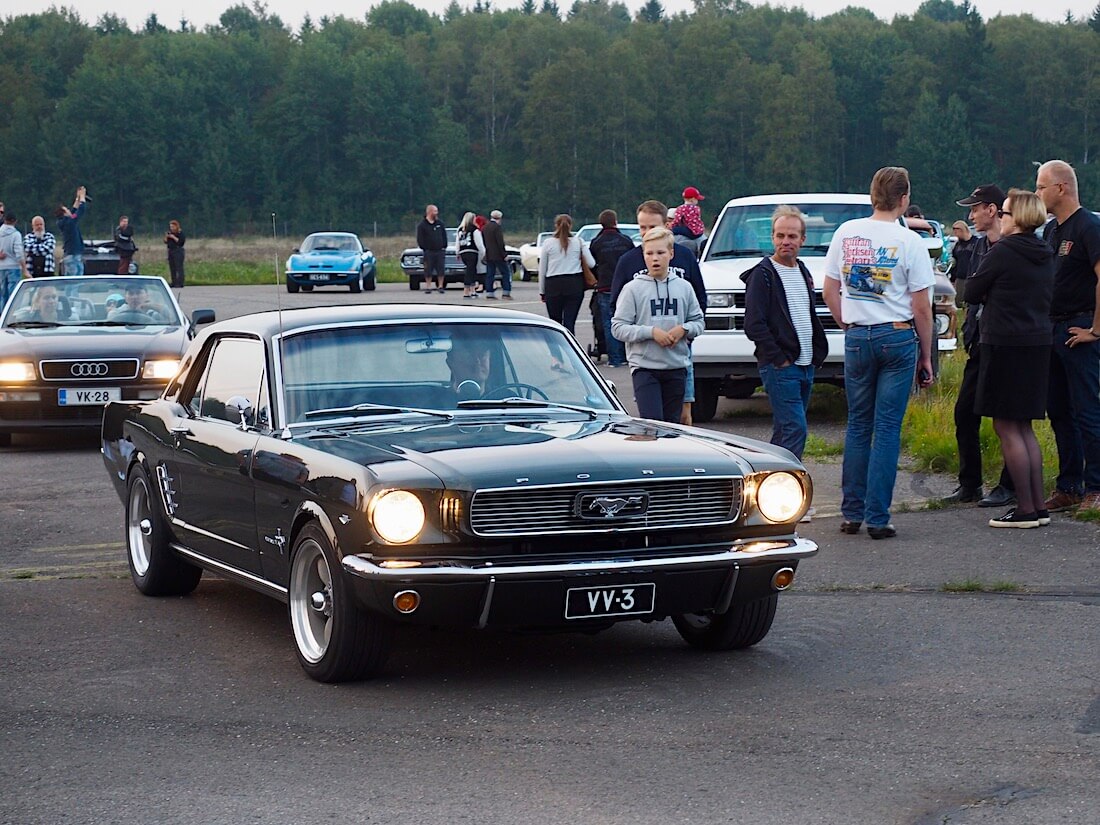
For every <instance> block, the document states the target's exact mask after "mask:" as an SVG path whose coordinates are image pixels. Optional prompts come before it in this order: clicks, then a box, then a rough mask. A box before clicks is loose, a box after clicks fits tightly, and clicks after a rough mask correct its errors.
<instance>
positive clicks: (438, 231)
mask: <svg viewBox="0 0 1100 825" xmlns="http://www.w3.org/2000/svg"><path fill="white" fill-rule="evenodd" d="M416 245H417V246H419V247H420V251H421V252H423V253H424V284H425V285H426V286H427V289H426V290H425V291H426V292H431V291H432V276H433V275H434V276H435V279H436V284H435V286H436V289H438V290H439V291H440V292H446V291H447V270H446V268H445V264H446V261H447V228H446V227H445V226H444V225H443V223H442V222H441V221H440V220H439V207H438V206H436V205H435V204H434V203H429V204H428V206H427V208H426V209H425V210H424V220H422V221H421V222H420V223H418V224H417V225H416Z"/></svg>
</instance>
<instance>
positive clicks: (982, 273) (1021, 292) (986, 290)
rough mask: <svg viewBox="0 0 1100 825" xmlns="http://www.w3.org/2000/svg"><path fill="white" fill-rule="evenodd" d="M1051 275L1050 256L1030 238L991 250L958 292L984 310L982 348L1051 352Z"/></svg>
mask: <svg viewBox="0 0 1100 825" xmlns="http://www.w3.org/2000/svg"><path fill="white" fill-rule="evenodd" d="M1054 269H1055V264H1054V250H1052V249H1051V248H1050V247H1049V246H1048V245H1047V244H1046V242H1045V241H1044V240H1043V239H1042V238H1040V237H1038V236H1036V235H1034V234H1032V233H1031V232H1021V233H1018V234H1015V235H1006V236H1004V237H1003V238H1001V239H1000V240H999V241H997V243H995V244H993V246H991V247H990V249H989V252H988V253H987V254H986V256H985V257H984V258H982V262H981V264H979V265H978V269H977V271H976V272H974V273H972V274H971V275H970V277H969V278H967V279H966V281H965V284H966V286H964V287H963V297H964V298H965V299H966V302H967V303H975V304H982V305H983V306H982V321H981V326H980V330H981V338H980V340H981V342H982V343H983V344H996V345H1000V346H1009V347H1038V346H1050V344H1051V341H1052V340H1053V338H1052V334H1051V325H1050V299H1051V296H1052V295H1053V293H1054Z"/></svg>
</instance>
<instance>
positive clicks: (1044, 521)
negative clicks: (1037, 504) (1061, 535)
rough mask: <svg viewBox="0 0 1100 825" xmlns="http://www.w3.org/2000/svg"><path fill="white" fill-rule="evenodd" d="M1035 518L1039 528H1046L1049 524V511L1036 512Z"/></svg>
mask: <svg viewBox="0 0 1100 825" xmlns="http://www.w3.org/2000/svg"><path fill="white" fill-rule="evenodd" d="M1035 518H1037V519H1038V520H1039V526H1040V527H1046V526H1047V525H1048V524H1050V511H1049V510H1036V511H1035Z"/></svg>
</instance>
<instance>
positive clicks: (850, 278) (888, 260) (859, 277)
mask: <svg viewBox="0 0 1100 825" xmlns="http://www.w3.org/2000/svg"><path fill="white" fill-rule="evenodd" d="M842 254H843V256H844V263H843V265H842V267H841V273H842V274H843V275H844V283H845V284H847V286H848V297H849V298H851V299H852V300H855V301H876V302H879V303H881V302H882V300H883V298H882V294H883V293H884V292H886V288H887V287H888V286H889V285H890V284H891V283H892V282H893V279H894V267H895V266H897V263H898V250H897V247H894V246H880V247H878V248H876V247H875V245H874V244H872V243H871V239H870V238H861V237H859V236H858V235H857V236H855V237H852V238H845V239H844V246H843V250H842Z"/></svg>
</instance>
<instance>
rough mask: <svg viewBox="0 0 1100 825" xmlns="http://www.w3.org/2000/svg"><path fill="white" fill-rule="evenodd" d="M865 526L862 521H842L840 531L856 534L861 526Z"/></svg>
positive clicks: (851, 534)
mask: <svg viewBox="0 0 1100 825" xmlns="http://www.w3.org/2000/svg"><path fill="white" fill-rule="evenodd" d="M862 526H863V522H862V521H842V522H840V532H842V533H847V534H848V535H850V536H854V535H855V534H856V533H858V532H859V528H860V527H862Z"/></svg>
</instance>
